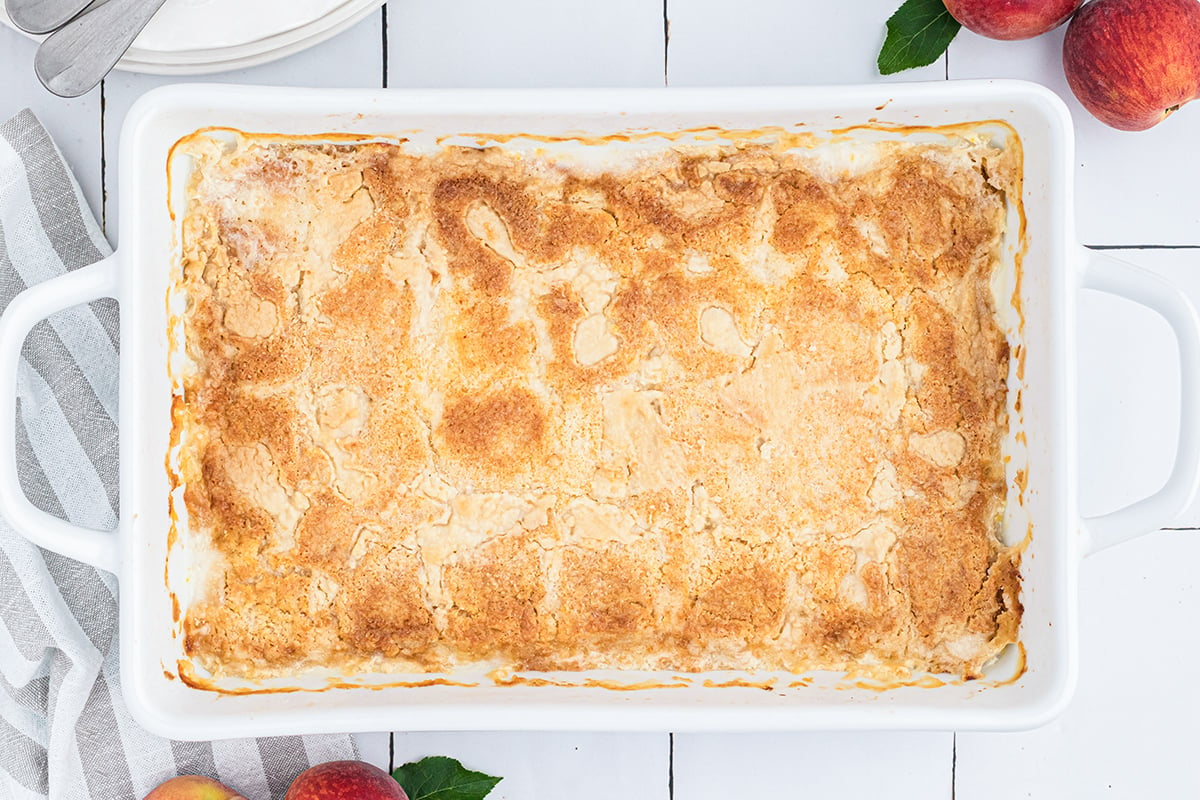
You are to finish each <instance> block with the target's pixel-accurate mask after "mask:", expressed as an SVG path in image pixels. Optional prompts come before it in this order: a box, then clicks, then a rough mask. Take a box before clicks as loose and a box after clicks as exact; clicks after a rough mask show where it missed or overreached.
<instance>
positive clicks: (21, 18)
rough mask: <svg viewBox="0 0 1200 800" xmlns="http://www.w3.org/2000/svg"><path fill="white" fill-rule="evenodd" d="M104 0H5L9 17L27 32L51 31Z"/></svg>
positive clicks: (5, 7) (40, 32) (5, 8)
mask: <svg viewBox="0 0 1200 800" xmlns="http://www.w3.org/2000/svg"><path fill="white" fill-rule="evenodd" d="M103 2H104V0H95V2H93V0H4V10H5V11H7V12H8V18H9V19H11V20H12V21H13V24H14V25H16V26H17V27H18V28H20V29H21V30H23V31H25V32H26V33H36V34H42V33H50V32H51V31H54V30H58V29H59V28H61V27H62V26H63V25H66V24H67V23H68V22H70V21H71V20H72V19H74V18H75V17H77V16H79V14H80V13H82V12H83V10H84V9H86V8H89V7H90V6H96V5H100V4H101V3H103Z"/></svg>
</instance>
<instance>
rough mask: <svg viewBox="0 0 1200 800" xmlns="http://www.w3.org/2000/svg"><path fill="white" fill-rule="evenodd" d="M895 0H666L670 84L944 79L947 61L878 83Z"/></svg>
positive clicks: (738, 84) (724, 84)
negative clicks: (844, 0)
mask: <svg viewBox="0 0 1200 800" xmlns="http://www.w3.org/2000/svg"><path fill="white" fill-rule="evenodd" d="M898 5H900V3H899V2H897V0H855V2H850V3H825V4H821V3H816V2H806V1H804V0H743V1H742V2H740V3H728V2H723V0H668V2H667V16H668V18H669V19H670V23H671V25H670V30H671V40H670V46H669V47H668V57H667V64H668V76H669V79H670V80H669V82H670V85H672V86H753V85H764V86H775V85H784V84H803V85H811V84H824V83H873V82H876V81H881V80H883V81H900V80H904V81H922V80H942V79H944V78H945V77H946V66H945V59H944V58H943V59H940V60H938V61H936V62H934V63H933V64H931V65H930V66H928V67H922V68H921V69H916V70H912V71H909V72H906V73H902V74H901V75H897V76H890V77H887V78H882V77H880V75H879V71H878V69H877V68H876V66H875V58H876V56H877V55H878V54H879V47H880V45H882V44H883V37H884V34H885V27H884V24H885V23H886V22H887V18H888V17H889V16H891V14H892V12H893V11H895V10H896V7H897V6H898Z"/></svg>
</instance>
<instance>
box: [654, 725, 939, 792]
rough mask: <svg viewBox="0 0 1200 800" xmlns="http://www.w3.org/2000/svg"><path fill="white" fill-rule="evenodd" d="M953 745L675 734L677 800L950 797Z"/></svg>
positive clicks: (900, 736)
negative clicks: (867, 765)
mask: <svg viewBox="0 0 1200 800" xmlns="http://www.w3.org/2000/svg"><path fill="white" fill-rule="evenodd" d="M952 747H953V735H952V734H949V733H792V734H775V733H773V734H738V735H734V734H687V735H683V734H676V735H675V752H674V770H673V771H674V777H675V781H674V783H675V792H674V800H728V799H729V798H767V797H774V798H788V799H789V800H790V799H791V798H796V799H797V800H799V798H811V799H812V800H819V799H820V798H860V797H861V798H873V797H887V798H890V799H891V800H895V799H896V798H914V800H916V799H918V798H919V800H950V797H951V784H952V777H951V766H952ZM866 764H870V766H869V767H866V766H865V765H866Z"/></svg>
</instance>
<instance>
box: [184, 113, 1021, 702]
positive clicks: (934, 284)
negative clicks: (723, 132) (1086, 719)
mask: <svg viewBox="0 0 1200 800" xmlns="http://www.w3.org/2000/svg"><path fill="white" fill-rule="evenodd" d="M830 146H832V145H822V144H818V143H817V142H816V140H813V141H812V142H810V143H809V146H807V147H784V146H782V145H779V144H771V143H763V142H755V141H748V140H747V141H738V140H736V139H731V140H728V141H724V142H722V143H718V144H712V145H675V146H672V147H667V146H662V147H659V148H657V149H656V150H654V151H653V152H651V151H650V150H649V148H648V150H647V153H645V154H643V155H642V156H640V157H638V158H632V157H631V158H628V159H626V163H625V164H624V166H623V167H621V168H620V169H612V170H604V169H600V168H597V167H594V166H592V167H585V166H583V165H581V164H578V163H572V162H571V161H570V160H569V159H566V158H561V157H555V156H553V155H551V154H544V153H543V154H537V153H533V152H530V151H525V152H517V151H515V150H512V149H506V148H504V147H486V148H479V149H472V148H460V147H446V148H443V149H441V150H440V151H438V152H436V153H424V154H422V153H417V152H410V151H409V150H408V149H406V148H405V147H404V146H402V145H397V144H389V143H379V142H374V143H368V142H358V143H343V144H320V143H315V142H305V141H300V140H297V141H290V142H289V141H281V140H278V139H267V138H265V137H254V136H241V137H239V138H237V140H236V142H234V143H232V144H230V143H221V142H218V141H216V140H215V139H213V138H210V137H207V136H203V135H197V136H194V137H192V138H191V139H189V140H187V141H186V142H185V143H184V144H182V145H181V146H180V147H179V148H177V151H178V152H179V153H183V154H187V155H190V156H191V157H192V158H193V160H194V164H195V167H194V170H193V172H192V177H191V179H190V182H189V186H188V191H187V196H188V201H187V208H186V211H185V216H184V219H183V222H182V251H183V265H182V267H183V268H182V279H181V281H180V288H181V290H182V291H183V292H184V293H185V294H186V297H187V311H186V313H185V314H184V320H183V322H184V336H185V346H186V351H187V354H188V356H189V358H190V361H191V362H192V365H193V368H192V369H190V370H188V371H186V373H185V374H182V375H181V376H178V380H179V383H180V386H181V387H182V392H183V398H184V413H183V414H181V415H180V417H179V422H178V423H177V424H178V426H179V429H178V430H177V433H180V434H182V442H183V448H182V452H181V458H180V463H179V472H178V475H176V476H175V478H176V480H177V481H179V482H181V483H182V484H183V486H184V487H185V493H184V496H185V502H186V507H187V512H188V530H187V531H186V532H185V535H186V536H187V537H188V541H189V543H190V546H192V547H193V548H200V549H203V550H205V551H207V550H210V549H211V551H212V552H214V553H216V554H217V558H215V559H213V560H212V563H213V564H214V566H213V567H212V568H211V571H210V573H209V574H207V575H204V576H202V577H201V580H202V581H203V582H204V583H203V585H204V586H205V587H206V588H205V590H204V591H203V592H201V594H200V596H199V598H198V599H197V600H196V602H194V603H193V604H192V605H191V607H190V608H188V609H186V616H185V619H184V629H185V632H186V649H187V651H188V653H189V654H190V655H191V656H193V657H194V658H195V659H196V660H197V662H198V663H199V664H200V665H202V666H203V667H205V668H207V669H208V670H210V671H211V672H212V673H213V674H214V675H216V676H218V677H220V676H227V675H236V676H242V677H251V678H254V677H266V676H270V675H278V674H291V673H295V672H297V671H300V670H302V669H304V668H305V667H308V666H315V665H322V666H333V667H337V668H342V669H345V670H347V671H359V670H378V669H386V670H394V671H400V672H441V671H449V670H454V669H456V668H462V667H464V666H466V665H474V664H480V663H485V662H486V663H487V664H491V665H502V666H506V667H509V668H512V669H521V670H586V669H593V668H621V669H670V670H675V671H701V670H715V669H769V670H788V671H793V672H801V671H805V670H808V669H814V668H827V669H835V670H844V669H851V668H856V667H861V666H868V665H890V666H898V667H908V668H913V669H926V670H930V671H934V672H952V673H957V674H960V675H963V676H968V677H970V676H976V675H978V674H980V670H981V668H982V666H983V665H984V664H985V663H986V662H987V661H988V660H989V659H990V658H992V657H994V655H995V654H996V653H997V652H998V651H999V650H1000V649H1001V648H1002V647H1003V646H1004V645H1005V644H1007V643H1010V642H1012V641H1014V640H1015V637H1016V633H1017V624H1018V621H1019V616H1020V604H1019V602H1018V599H1017V594H1018V588H1019V577H1018V572H1017V563H1018V556H1017V553H1016V551H1015V550H1014V549H1012V548H1006V547H1005V546H1004V545H1002V544H1001V543H1000V541H999V539H998V538H997V530H998V527H999V519H1000V515H1001V513H1002V509H1003V503H1004V496H1005V480H1004V471H1003V465H1002V461H1001V441H1002V438H1003V435H1004V432H1005V430H1006V424H1007V422H1006V415H1005V392H1006V388H1005V380H1006V376H1007V370H1008V348H1007V344H1006V341H1005V337H1004V335H1003V332H1002V330H1001V329H1000V328H999V326H998V323H997V318H996V313H995V309H994V308H993V300H992V296H991V292H990V289H989V280H990V277H991V273H992V270H993V267H994V265H995V263H996V261H997V257H998V256H997V254H998V252H999V247H1000V241H1001V237H1002V235H1003V232H1004V224H1005V191H1006V190H1011V186H1009V185H1007V184H1006V182H1005V179H1004V178H1003V176H1004V175H1006V174H1008V173H1009V172H1011V171H1012V169H1011V167H1012V164H1011V163H1006V159H1007V161H1008V162H1010V161H1011V155H1010V154H1007V153H1006V152H1004V151H1001V150H998V149H995V148H992V147H991V146H989V145H987V144H986V143H981V142H978V141H974V140H972V139H969V138H962V137H959V138H954V137H950V138H949V139H948V140H947V142H946V143H942V144H911V143H910V144H905V143H897V142H891V143H881V144H877V145H872V149H871V153H872V154H873V155H874V156H877V157H874V158H866V159H860V160H859V161H858V163H857V166H855V167H854V168H853V169H850V168H838V169H834V168H832V167H830V162H829V160H828V159H823V158H822V152H821V151H822V148H824V147H830ZM1018 166H1019V165H1018Z"/></svg>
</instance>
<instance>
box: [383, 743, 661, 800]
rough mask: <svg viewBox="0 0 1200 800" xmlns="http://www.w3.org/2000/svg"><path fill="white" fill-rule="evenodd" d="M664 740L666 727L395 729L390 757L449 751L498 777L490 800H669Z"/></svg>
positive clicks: (398, 761)
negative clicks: (641, 730)
mask: <svg viewBox="0 0 1200 800" xmlns="http://www.w3.org/2000/svg"><path fill="white" fill-rule="evenodd" d="M669 746H670V745H669V738H668V736H667V734H665V733H663V734H646V733H636V734H634V733H624V734H623V733H407V734H405V733H398V734H396V736H395V750H396V753H395V759H394V761H395V765H396V766H400V765H401V764H404V763H406V762H409V761H416V760H418V759H421V758H424V757H425V756H439V755H442V756H450V757H452V758H457V759H458V760H459V761H461V762H462V763H463V765H464V766H465V767H467V768H468V769H473V770H479V771H482V772H486V773H488V774H489V775H498V776H500V777H502V778H503V779H504V780H503V781H501V782H500V783H499V784H498V785H497V786H496V788H495V789H494V790H493V792H492V794H490V795H488V800H617V799H618V798H631V800H632V798H636V800H668V798H669V796H670V795H669V792H668V777H669V772H668V768H669V757H668V753H669Z"/></svg>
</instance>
